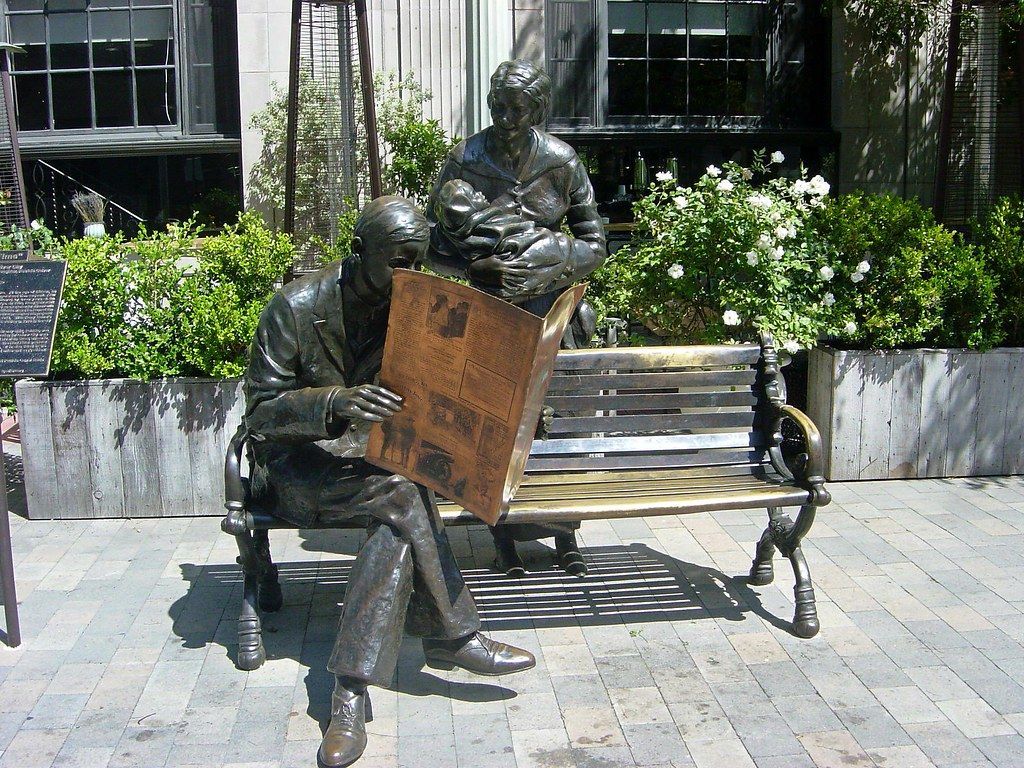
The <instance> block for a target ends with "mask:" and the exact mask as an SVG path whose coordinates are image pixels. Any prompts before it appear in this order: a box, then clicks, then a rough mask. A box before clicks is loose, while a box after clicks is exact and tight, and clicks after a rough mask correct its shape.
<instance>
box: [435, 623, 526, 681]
mask: <svg viewBox="0 0 1024 768" xmlns="http://www.w3.org/2000/svg"><path fill="white" fill-rule="evenodd" d="M423 655H424V656H426V658H427V665H428V666H431V667H434V668H435V669H452V668H453V667H461V668H462V669H465V670H467V671H469V672H474V673H476V674H478V675H508V674H511V673H512V672H521V671H522V670H524V669H532V668H533V667H534V666H536V665H537V660H536V659H535V658H534V657H533V654H532V653H530V652H529V651H524V650H523V649H522V648H516V647H515V646H513V645H509V644H508V643H500V642H498V641H497V640H491V639H490V638H489V637H487V636H486V635H484V634H483V633H481V632H474V633H473V634H472V635H468V636H467V637H460V638H457V639H455V640H433V639H430V638H424V639H423Z"/></svg>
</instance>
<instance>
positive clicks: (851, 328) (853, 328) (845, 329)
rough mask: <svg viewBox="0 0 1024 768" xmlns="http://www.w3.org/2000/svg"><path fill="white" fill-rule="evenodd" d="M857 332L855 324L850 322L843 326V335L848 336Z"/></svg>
mask: <svg viewBox="0 0 1024 768" xmlns="http://www.w3.org/2000/svg"><path fill="white" fill-rule="evenodd" d="M856 330H857V324H856V323H855V322H853V321H852V320H851V321H850V322H848V323H847V324H846V325H844V326H843V333H846V334H850V333H854V332H856Z"/></svg>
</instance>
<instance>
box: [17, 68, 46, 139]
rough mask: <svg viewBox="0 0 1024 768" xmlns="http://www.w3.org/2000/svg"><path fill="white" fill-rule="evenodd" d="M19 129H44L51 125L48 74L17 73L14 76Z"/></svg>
mask: <svg viewBox="0 0 1024 768" xmlns="http://www.w3.org/2000/svg"><path fill="white" fill-rule="evenodd" d="M14 93H15V104H16V105H17V112H18V130H20V131H43V130H46V129H47V128H49V127H50V107H49V104H50V100H49V97H48V95H47V91H46V75H16V76H15V78H14Z"/></svg>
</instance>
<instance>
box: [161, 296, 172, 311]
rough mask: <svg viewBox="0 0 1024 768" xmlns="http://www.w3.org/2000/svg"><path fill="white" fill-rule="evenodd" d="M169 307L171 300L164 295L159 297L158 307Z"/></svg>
mask: <svg viewBox="0 0 1024 768" xmlns="http://www.w3.org/2000/svg"><path fill="white" fill-rule="evenodd" d="M170 308H171V300H170V299H168V298H167V297H166V296H165V297H164V298H162V299H160V309H170Z"/></svg>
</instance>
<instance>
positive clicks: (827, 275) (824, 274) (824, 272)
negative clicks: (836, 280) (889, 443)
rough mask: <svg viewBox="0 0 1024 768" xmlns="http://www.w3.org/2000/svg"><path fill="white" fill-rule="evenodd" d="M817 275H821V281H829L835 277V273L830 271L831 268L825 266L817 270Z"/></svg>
mask: <svg viewBox="0 0 1024 768" xmlns="http://www.w3.org/2000/svg"><path fill="white" fill-rule="evenodd" d="M818 274H819V275H821V279H822V280H831V279H832V278H833V277H835V276H836V273H835V271H834V270H833V269H832V267H830V266H828V265H827V264H826V265H825V266H824V267H822V268H821V269H819V270H818Z"/></svg>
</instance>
